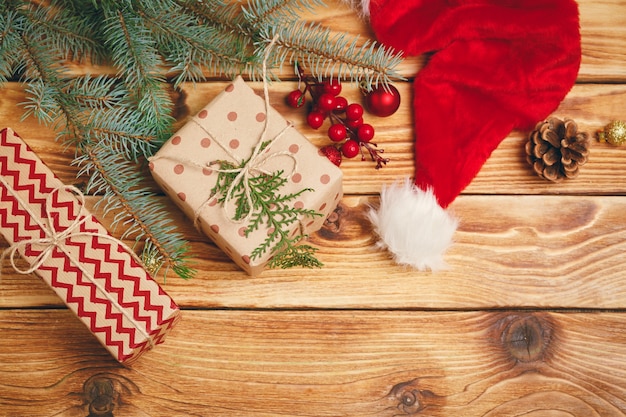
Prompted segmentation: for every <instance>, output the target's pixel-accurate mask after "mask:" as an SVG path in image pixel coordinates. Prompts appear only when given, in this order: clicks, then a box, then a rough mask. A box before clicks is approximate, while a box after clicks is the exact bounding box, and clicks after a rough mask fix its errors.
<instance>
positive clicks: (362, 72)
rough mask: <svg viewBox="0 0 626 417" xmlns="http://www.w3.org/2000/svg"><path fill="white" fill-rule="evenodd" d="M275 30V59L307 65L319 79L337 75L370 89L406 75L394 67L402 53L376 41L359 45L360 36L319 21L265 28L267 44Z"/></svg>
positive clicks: (260, 50)
mask: <svg viewBox="0 0 626 417" xmlns="http://www.w3.org/2000/svg"><path fill="white" fill-rule="evenodd" d="M276 33H278V34H279V36H278V39H277V40H276V42H275V43H274V46H273V49H272V62H276V63H278V65H280V66H282V65H283V64H284V62H285V61H287V62H289V63H290V64H292V65H295V64H296V63H298V64H300V65H304V66H306V67H307V69H308V70H309V71H310V72H311V74H312V75H313V76H315V77H317V78H318V79H319V80H320V81H321V80H322V79H323V78H333V77H336V78H337V79H339V80H341V79H346V80H350V81H353V82H357V83H359V84H361V85H362V86H363V87H365V88H366V89H368V90H370V89H372V88H373V86H377V85H378V84H382V85H387V84H389V83H391V82H392V80H402V79H404V78H403V77H402V76H401V75H400V74H399V73H398V72H397V71H396V70H395V67H396V66H397V65H399V64H400V62H401V61H402V56H401V54H400V53H397V52H395V51H394V50H393V49H389V48H386V47H384V46H383V45H380V44H378V43H376V42H374V41H369V40H367V41H365V42H363V43H362V44H361V45H359V42H358V40H359V38H358V37H354V38H352V39H349V38H348V37H347V35H346V34H345V33H336V34H333V33H332V31H331V30H330V29H329V28H325V27H323V26H321V25H319V24H310V23H307V22H299V23H296V24H293V25H291V26H288V27H281V28H278V29H276V30H275V31H266V32H264V33H263V34H262V35H263V42H264V43H265V44H267V45H268V44H269V43H270V42H272V40H273V38H274V36H275V34H276ZM262 50H263V49H259V51H258V53H259V54H260V53H262Z"/></svg>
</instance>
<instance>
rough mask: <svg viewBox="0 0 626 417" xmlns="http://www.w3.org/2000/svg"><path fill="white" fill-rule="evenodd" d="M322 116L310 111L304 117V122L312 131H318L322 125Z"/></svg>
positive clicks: (317, 112)
mask: <svg viewBox="0 0 626 417" xmlns="http://www.w3.org/2000/svg"><path fill="white" fill-rule="evenodd" d="M324 118H325V117H324V115H323V114H322V113H320V112H319V111H316V110H312V111H310V112H309V114H307V116H306V122H307V124H308V125H309V126H311V127H312V128H313V129H319V128H320V127H321V126H322V125H323V124H324Z"/></svg>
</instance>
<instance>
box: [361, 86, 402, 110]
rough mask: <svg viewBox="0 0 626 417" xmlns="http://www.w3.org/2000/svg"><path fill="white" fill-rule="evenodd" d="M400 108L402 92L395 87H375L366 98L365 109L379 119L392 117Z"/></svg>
mask: <svg viewBox="0 0 626 417" xmlns="http://www.w3.org/2000/svg"><path fill="white" fill-rule="evenodd" d="M399 107H400V92H399V91H398V89H397V88H396V87H394V86H393V85H391V84H390V85H388V86H387V88H384V87H383V86H382V85H379V86H377V87H375V88H374V89H373V90H372V91H370V92H369V93H367V95H366V96H365V108H366V109H367V111H369V112H370V113H372V114H373V115H375V116H378V117H387V116H391V115H392V114H394V113H395V112H396V110H398V108H399Z"/></svg>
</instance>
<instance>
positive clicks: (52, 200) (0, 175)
mask: <svg viewBox="0 0 626 417" xmlns="http://www.w3.org/2000/svg"><path fill="white" fill-rule="evenodd" d="M0 233H2V235H3V236H4V238H5V239H6V240H7V242H8V244H9V245H10V247H9V248H8V249H5V254H4V255H8V260H7V259H5V262H11V264H12V265H13V268H14V269H15V270H16V271H17V272H20V273H31V272H34V273H36V274H37V275H39V276H40V277H41V278H42V279H43V280H44V281H45V282H47V283H48V285H50V287H52V289H53V290H54V291H55V292H56V293H57V294H58V295H59V297H61V298H62V299H63V301H64V302H65V304H66V305H67V306H68V308H69V309H70V310H72V311H73V312H74V313H75V314H76V315H77V316H78V318H79V319H80V320H81V321H82V322H83V323H84V324H85V325H86V326H87V327H88V328H89V330H90V331H91V332H92V333H93V334H94V335H95V336H96V337H97V338H98V340H99V341H100V342H101V343H102V345H104V346H105V347H106V348H107V349H108V350H109V352H111V354H112V355H113V356H114V357H115V358H116V359H117V360H118V361H119V362H121V363H124V364H129V363H132V362H133V361H134V360H136V359H137V358H138V357H139V356H140V355H141V354H142V353H143V352H145V351H147V350H149V349H150V348H152V347H154V346H155V345H158V344H159V343H162V342H163V340H164V338H165V335H166V334H167V333H168V331H169V330H170V329H171V328H172V327H173V326H174V324H175V323H176V322H177V321H178V319H179V318H180V309H179V308H178V306H177V305H176V303H174V301H173V300H172V299H171V298H170V297H169V296H168V295H167V294H166V293H165V292H164V291H163V289H162V288H161V287H160V286H159V285H158V284H157V283H156V282H155V281H154V280H153V279H152V278H151V277H150V275H149V274H148V272H147V271H146V270H145V269H144V268H143V266H142V265H141V263H140V261H139V260H138V259H137V257H136V255H135V254H134V253H133V252H132V250H130V248H128V247H127V246H126V245H125V244H124V243H122V242H121V241H119V240H117V239H115V238H114V237H112V236H111V235H110V234H109V233H108V231H107V230H106V229H105V228H104V227H103V226H102V225H101V224H100V223H99V222H98V220H97V219H96V218H95V217H93V215H91V213H89V212H88V211H87V209H86V208H85V206H84V197H83V196H82V194H80V192H79V191H78V190H76V189H75V188H74V187H70V186H66V185H64V184H63V183H62V182H61V181H60V180H59V179H58V178H57V177H56V176H55V175H54V174H53V173H52V171H50V169H49V168H48V167H47V166H46V165H45V164H44V163H43V162H42V161H41V160H40V159H39V158H38V157H37V155H36V154H35V153H34V152H33V151H32V150H31V149H30V148H29V147H28V145H27V144H26V143H25V142H24V141H23V140H22V139H21V138H20V137H19V136H18V135H17V134H16V133H15V132H14V131H12V130H11V129H8V128H7V129H4V130H2V131H1V132H0ZM19 256H21V257H22V258H24V259H25V260H26V261H27V263H28V264H29V265H30V267H28V268H24V267H23V266H22V265H23V262H22V263H20V262H18V261H17V258H19ZM5 258H7V256H5Z"/></svg>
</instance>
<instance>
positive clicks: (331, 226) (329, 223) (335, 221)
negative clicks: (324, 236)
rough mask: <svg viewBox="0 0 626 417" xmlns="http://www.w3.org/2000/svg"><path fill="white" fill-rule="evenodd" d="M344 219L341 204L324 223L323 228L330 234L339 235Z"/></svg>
mask: <svg viewBox="0 0 626 417" xmlns="http://www.w3.org/2000/svg"><path fill="white" fill-rule="evenodd" d="M342 217H343V206H342V205H341V203H339V204H338V205H337V207H336V208H335V210H333V211H332V212H331V213H330V214H329V215H328V217H327V218H326V220H325V221H324V226H323V228H324V229H326V231H328V232H330V233H338V232H339V229H340V228H341V219H342Z"/></svg>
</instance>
